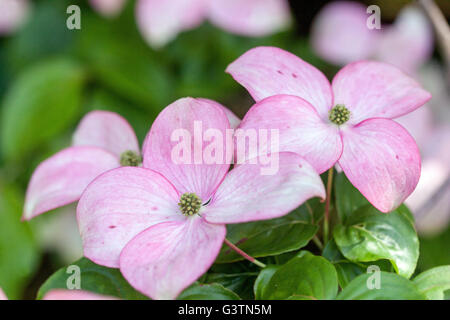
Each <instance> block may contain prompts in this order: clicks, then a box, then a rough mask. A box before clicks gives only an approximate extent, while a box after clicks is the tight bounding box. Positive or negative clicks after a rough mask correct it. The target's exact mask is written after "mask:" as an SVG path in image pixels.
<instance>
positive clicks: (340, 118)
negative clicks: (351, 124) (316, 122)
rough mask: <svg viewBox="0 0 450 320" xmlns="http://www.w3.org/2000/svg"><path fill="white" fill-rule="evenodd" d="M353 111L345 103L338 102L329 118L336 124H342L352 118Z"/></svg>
mask: <svg viewBox="0 0 450 320" xmlns="http://www.w3.org/2000/svg"><path fill="white" fill-rule="evenodd" d="M350 115H351V112H350V110H348V109H347V108H346V107H345V106H344V105H343V104H337V105H336V106H335V107H334V108H333V109H331V110H330V112H329V113H328V119H330V121H331V122H333V123H334V124H337V125H338V126H340V125H341V124H344V123H346V122H347V121H348V120H349V119H350Z"/></svg>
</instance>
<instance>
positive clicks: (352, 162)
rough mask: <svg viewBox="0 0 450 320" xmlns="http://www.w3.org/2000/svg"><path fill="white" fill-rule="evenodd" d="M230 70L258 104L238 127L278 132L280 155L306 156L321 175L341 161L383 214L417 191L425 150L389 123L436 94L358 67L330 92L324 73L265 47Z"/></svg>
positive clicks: (372, 66) (340, 76) (395, 74)
mask: <svg viewBox="0 0 450 320" xmlns="http://www.w3.org/2000/svg"><path fill="white" fill-rule="evenodd" d="M227 72H228V73H230V74H231V75H232V76H233V78H234V79H235V80H236V81H238V82H239V83H240V84H241V85H243V86H244V87H245V88H246V89H247V90H248V91H249V93H250V94H251V95H252V97H253V98H254V99H255V100H256V101H257V104H256V105H255V106H253V107H252V108H251V109H250V110H249V112H248V113H247V114H246V115H245V117H244V119H243V120H242V122H241V124H240V126H239V128H243V129H248V128H266V129H267V128H277V129H279V131H280V151H291V152H296V153H298V154H300V155H302V156H303V157H305V159H306V160H308V161H309V162H310V163H311V164H312V165H313V166H314V167H315V168H316V170H317V171H318V172H320V173H322V172H324V171H325V170H327V169H329V168H331V167H332V166H333V165H334V164H335V163H336V162H337V163H338V164H339V166H340V167H341V168H342V170H343V171H344V173H345V174H346V176H347V177H348V179H349V180H350V181H351V182H352V184H353V185H354V186H355V187H356V188H357V189H359V191H360V192H361V193H362V194H363V195H364V196H365V197H366V198H367V199H368V200H369V201H370V202H371V203H372V204H373V205H374V206H375V207H376V208H377V209H379V210H380V211H382V212H389V211H391V210H393V209H395V208H396V207H397V206H398V205H400V204H401V203H402V202H403V201H404V200H405V199H406V198H407V197H408V196H409V194H411V192H412V191H413V190H414V188H415V187H416V185H417V182H418V180H419V176H420V155H419V150H418V148H417V145H416V143H415V142H414V139H413V138H412V137H411V136H410V134H409V133H408V132H407V131H406V130H405V129H404V128H403V127H402V126H401V125H399V124H398V123H396V122H395V121H393V120H391V119H393V118H396V117H399V116H401V115H404V114H407V113H409V112H411V111H413V110H415V109H416V108H418V107H420V106H422V105H423V104H424V103H425V102H426V101H428V100H429V99H430V98H431V95H430V94H429V93H428V92H427V91H425V90H423V89H422V88H421V87H420V85H419V84H418V83H417V82H416V81H415V80H414V79H412V78H410V77H408V76H407V75H405V74H404V73H403V72H401V71H400V70H399V69H397V68H395V67H393V66H392V65H389V64H384V63H381V62H374V61H360V62H354V63H351V64H349V65H347V66H345V67H344V68H342V69H341V70H340V71H339V72H338V73H337V75H336V76H335V77H334V79H333V81H332V84H331V86H330V83H329V82H328V80H327V78H326V77H325V76H324V75H323V74H322V73H321V72H320V71H319V70H317V69H316V68H315V67H313V66H312V65H310V64H308V63H306V62H305V61H303V60H301V59H300V58H298V57H296V56H295V55H293V54H291V53H289V52H286V51H283V50H281V49H278V48H272V47H259V48H254V49H251V50H249V51H248V52H246V53H245V54H243V55H242V56H241V57H240V58H238V59H237V60H236V61H234V62H233V63H232V64H230V65H229V66H228V68H227ZM263 150H264V146H262V147H261V146H260V152H262V151H263Z"/></svg>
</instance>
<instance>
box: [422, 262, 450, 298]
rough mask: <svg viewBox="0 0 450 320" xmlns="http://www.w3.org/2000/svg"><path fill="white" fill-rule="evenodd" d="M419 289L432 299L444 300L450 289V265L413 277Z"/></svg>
mask: <svg viewBox="0 0 450 320" xmlns="http://www.w3.org/2000/svg"><path fill="white" fill-rule="evenodd" d="M413 282H414V284H415V285H416V287H417V288H418V290H419V291H420V292H421V293H423V294H424V295H425V296H426V297H427V298H428V299H430V300H443V299H444V292H445V291H446V290H449V289H450V266H441V267H436V268H433V269H430V270H427V271H425V272H422V273H421V274H419V275H418V276H416V277H415V278H414V279H413Z"/></svg>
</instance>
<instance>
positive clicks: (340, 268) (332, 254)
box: [322, 239, 393, 288]
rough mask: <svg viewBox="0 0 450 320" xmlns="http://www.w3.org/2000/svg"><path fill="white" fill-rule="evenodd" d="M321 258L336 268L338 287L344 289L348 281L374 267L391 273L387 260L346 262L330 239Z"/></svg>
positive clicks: (390, 266) (390, 265)
mask: <svg viewBox="0 0 450 320" xmlns="http://www.w3.org/2000/svg"><path fill="white" fill-rule="evenodd" d="M322 256H323V257H324V258H326V259H327V260H328V261H330V262H331V263H332V264H333V265H334V267H335V268H336V272H337V275H338V281H339V286H340V287H341V288H345V287H346V286H347V285H348V284H349V282H350V281H352V280H353V279H354V278H356V277H357V276H359V275H361V274H363V273H366V271H367V268H368V267H369V266H371V265H376V266H378V267H379V268H380V270H382V271H387V272H392V269H393V268H392V264H391V263H390V262H389V260H378V261H372V262H370V263H369V262H367V263H364V262H352V261H349V260H347V259H346V258H345V257H344V256H343V255H342V253H341V252H340V251H339V249H338V247H337V245H336V242H335V241H334V240H333V239H331V240H330V241H328V243H327V245H326V246H325V248H324V250H323V252H322Z"/></svg>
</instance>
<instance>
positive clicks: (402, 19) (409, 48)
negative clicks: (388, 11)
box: [373, 6, 434, 74]
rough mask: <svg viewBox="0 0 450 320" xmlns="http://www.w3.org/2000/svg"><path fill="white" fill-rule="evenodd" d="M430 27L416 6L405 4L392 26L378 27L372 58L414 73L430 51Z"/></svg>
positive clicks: (431, 47) (428, 56) (431, 46)
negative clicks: (379, 31) (378, 35)
mask: <svg viewBox="0 0 450 320" xmlns="http://www.w3.org/2000/svg"><path fill="white" fill-rule="evenodd" d="M433 42H434V41H433V30H432V27H431V25H430V23H429V22H428V20H427V18H426V17H425V15H424V14H423V13H422V12H421V11H420V10H419V9H418V8H416V7H414V6H408V7H405V8H404V9H403V10H402V11H401V12H400V14H399V15H398V17H397V19H396V20H395V23H394V24H393V25H392V26H388V27H386V28H385V29H384V30H381V36H380V37H379V43H378V45H377V47H376V51H375V53H374V56H373V58H375V59H377V60H380V61H384V62H388V63H392V64H393V65H395V66H397V67H399V68H400V69H402V70H404V71H406V72H409V73H411V74H415V72H416V70H417V69H418V68H419V67H420V66H421V65H422V64H424V63H425V62H426V61H427V60H428V58H430V56H431V53H432V51H433Z"/></svg>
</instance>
